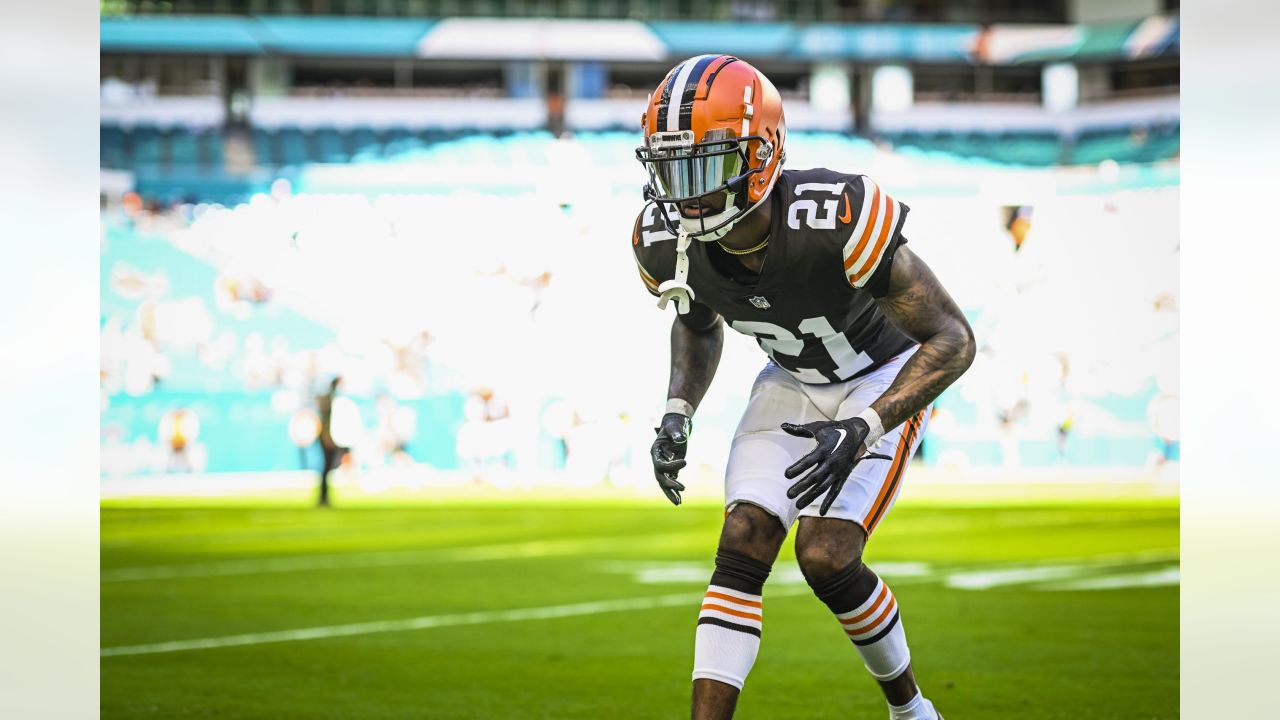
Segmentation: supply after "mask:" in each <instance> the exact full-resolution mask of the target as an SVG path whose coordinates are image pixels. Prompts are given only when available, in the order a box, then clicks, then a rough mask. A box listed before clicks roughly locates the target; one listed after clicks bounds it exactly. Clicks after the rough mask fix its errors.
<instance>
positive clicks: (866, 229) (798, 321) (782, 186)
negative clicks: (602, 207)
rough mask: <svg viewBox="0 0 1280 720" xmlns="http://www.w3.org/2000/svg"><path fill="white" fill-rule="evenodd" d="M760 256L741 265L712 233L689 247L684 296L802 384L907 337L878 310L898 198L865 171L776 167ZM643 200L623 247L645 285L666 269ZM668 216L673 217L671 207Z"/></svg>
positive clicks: (839, 373)
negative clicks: (751, 265)
mask: <svg viewBox="0 0 1280 720" xmlns="http://www.w3.org/2000/svg"><path fill="white" fill-rule="evenodd" d="M770 202H771V203H772V212H773V217H772V222H771V228H770V234H769V247H768V251H767V252H768V255H767V257H766V260H765V263H764V267H763V268H762V269H761V271H760V273H759V274H756V273H753V272H750V271H749V270H747V269H746V268H745V267H743V266H742V264H741V263H740V262H738V261H737V260H736V259H735V258H734V257H733V256H732V255H730V254H728V253H726V252H724V251H723V250H722V249H720V247H719V246H718V245H717V244H716V243H714V242H701V241H698V240H694V242H693V243H692V244H691V245H690V246H689V250H688V255H689V278H688V284H689V287H690V288H692V290H693V301H694V305H695V308H694V309H693V310H694V311H697V309H698V308H696V306H697V305H704V306H706V307H707V308H710V309H711V310H714V311H715V312H717V313H719V314H720V315H721V316H722V317H723V318H724V320H725V322H726V323H728V324H729V326H730V327H732V328H733V329H734V330H737V331H738V332H740V333H743V334H746V335H751V336H752V337H754V338H756V341H757V342H758V343H759V344H760V347H761V348H762V349H763V350H764V351H765V352H766V353H768V354H769V356H770V357H772V358H773V360H774V362H776V363H777V364H778V365H780V366H781V367H783V368H786V369H787V370H788V371H790V372H791V373H792V374H793V375H795V377H796V378H797V379H799V380H801V381H802V382H806V383H830V382H841V381H844V380H848V379H850V378H853V377H857V376H859V375H862V374H864V373H866V372H869V371H870V370H872V369H874V368H875V367H877V366H878V365H880V364H881V363H883V362H884V361H886V360H888V359H889V358H892V357H893V356H895V355H897V354H898V353H901V352H902V351H903V350H906V349H907V348H910V347H911V346H912V345H914V344H915V342H914V341H913V340H911V338H909V337H907V336H906V335H904V334H903V333H902V332H901V331H900V330H898V329H897V328H896V327H895V326H894V325H893V324H892V323H890V322H889V321H888V320H887V319H886V318H885V316H884V314H883V313H882V312H880V309H879V307H877V305H876V302H875V299H876V298H877V297H882V296H883V295H884V294H885V293H886V292H887V291H888V284H889V282H888V281H889V277H888V276H889V268H890V266H891V265H892V263H893V255H894V253H895V252H896V250H897V248H898V246H899V245H901V244H903V243H905V242H906V239H905V238H904V237H903V236H902V228H903V225H904V224H905V220H906V217H907V212H908V210H909V209H908V207H907V206H906V205H905V204H903V203H900V202H898V201H896V200H894V199H893V198H891V197H889V195H888V193H886V192H884V190H882V189H881V188H880V187H879V186H877V185H876V184H875V183H874V182H873V181H872V180H871V179H870V178H868V177H866V176H865V175H848V174H844V173H838V172H835V171H833V170H827V169H823V168H817V169H813V170H788V171H784V172H783V173H782V174H781V176H780V177H779V178H778V181H777V184H776V185H775V186H774V190H773V197H772V198H771V199H770ZM658 212H659V210H658V208H657V207H656V206H655V205H652V204H650V205H648V206H646V207H645V209H644V210H643V211H642V212H641V213H640V217H639V218H637V220H636V225H635V229H634V231H633V234H632V243H631V245H632V250H633V251H634V253H635V259H636V264H637V265H638V266H639V270H640V277H641V279H642V280H643V282H644V284H645V287H646V288H647V289H648V290H649V292H650V293H652V294H654V295H658V294H659V293H658V286H659V285H660V284H661V283H662V282H664V281H666V280H669V279H671V278H672V277H673V276H674V274H675V257H676V248H675V245H676V243H675V236H674V235H672V234H671V233H670V232H668V231H667V230H666V227H665V225H664V224H663V223H662V222H661V219H660V218H659V217H658ZM672 222H673V224H674V223H675V222H677V220H676V218H675V216H674V215H673V216H672Z"/></svg>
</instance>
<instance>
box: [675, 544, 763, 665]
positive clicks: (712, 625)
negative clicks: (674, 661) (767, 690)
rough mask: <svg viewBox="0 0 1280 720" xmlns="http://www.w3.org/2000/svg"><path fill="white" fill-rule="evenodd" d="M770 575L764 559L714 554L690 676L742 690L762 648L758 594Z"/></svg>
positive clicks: (724, 552)
mask: <svg viewBox="0 0 1280 720" xmlns="http://www.w3.org/2000/svg"><path fill="white" fill-rule="evenodd" d="M768 577H769V564H768V563H763V562H760V561H759V560H756V559H755V558H752V557H749V556H747V555H743V554H742V553H739V552H735V551H733V550H720V551H719V552H717V553H716V571H715V572H714V573H712V575H711V587H709V588H707V594H706V595H705V596H703V598H702V608H701V610H700V611H699V613H698V629H697V632H696V634H695V638H696V639H695V640H694V646H693V679H694V680H699V679H708V680H718V681H720V682H722V683H726V684H728V685H732V686H734V687H736V688H738V689H739V690H741V689H742V685H743V684H744V683H745V682H746V681H747V674H748V673H750V672H751V666H752V665H754V664H755V662H756V655H757V654H758V653H759V652H760V629H761V628H762V627H763V625H764V603H763V602H762V601H761V597H760V596H761V594H762V593H763V592H764V581H765V580H766V579H767V578H768Z"/></svg>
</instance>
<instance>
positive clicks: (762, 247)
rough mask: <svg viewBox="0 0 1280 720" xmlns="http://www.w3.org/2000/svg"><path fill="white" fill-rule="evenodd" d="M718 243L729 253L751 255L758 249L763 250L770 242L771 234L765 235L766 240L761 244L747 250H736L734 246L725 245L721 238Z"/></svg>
mask: <svg viewBox="0 0 1280 720" xmlns="http://www.w3.org/2000/svg"><path fill="white" fill-rule="evenodd" d="M716 244H717V245H719V246H720V249H721V250H723V251H725V252H727V253H729V254H730V255H750V254H751V253H753V252H756V251H757V250H763V249H764V247H765V246H766V245H768V244H769V236H768V235H765V236H764V240H763V241H762V242H761V243H760V244H759V245H757V246H755V247H753V248H747V249H746V250H734V249H733V248H730V247H725V246H724V243H722V242H720V241H719V240H717V241H716Z"/></svg>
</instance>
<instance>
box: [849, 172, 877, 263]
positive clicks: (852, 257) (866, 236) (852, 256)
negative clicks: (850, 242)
mask: <svg viewBox="0 0 1280 720" xmlns="http://www.w3.org/2000/svg"><path fill="white" fill-rule="evenodd" d="M862 187H863V195H864V197H865V195H866V183H863V186H862ZM878 217H880V186H879V185H876V192H875V195H873V196H872V198H871V217H870V218H868V219H867V226H866V227H865V228H863V230H862V237H861V238H860V239H859V240H858V244H857V245H856V246H855V247H854V248H853V252H851V253H849V254H848V255H846V256H845V258H844V269H845V270H846V271H847V270H848V269H849V268H851V267H853V264H854V263H855V262H857V260H858V258H859V257H861V256H862V251H863V250H864V249H865V248H866V247H867V241H868V240H870V239H871V231H872V230H874V229H875V227H876V218H878Z"/></svg>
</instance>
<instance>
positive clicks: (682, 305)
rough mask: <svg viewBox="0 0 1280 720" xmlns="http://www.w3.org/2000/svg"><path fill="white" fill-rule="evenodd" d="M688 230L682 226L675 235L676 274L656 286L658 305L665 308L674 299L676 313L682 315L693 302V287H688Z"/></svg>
mask: <svg viewBox="0 0 1280 720" xmlns="http://www.w3.org/2000/svg"><path fill="white" fill-rule="evenodd" d="M688 249H689V232H688V231H687V230H685V229H684V228H683V227H681V228H680V231H679V233H678V234H677V235H676V274H675V277H673V278H671V279H670V280H667V281H665V282H663V283H662V284H661V285H659V286H658V292H659V293H660V296H659V297H658V307H659V308H661V309H663V310H666V309H667V303H668V302H671V301H672V300H675V301H676V313H677V314H679V315H684V314H685V313H687V312H689V303H691V302H693V288H691V287H689V283H688V279H689V255H688V254H687V253H686V252H685V251H686V250H688Z"/></svg>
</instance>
